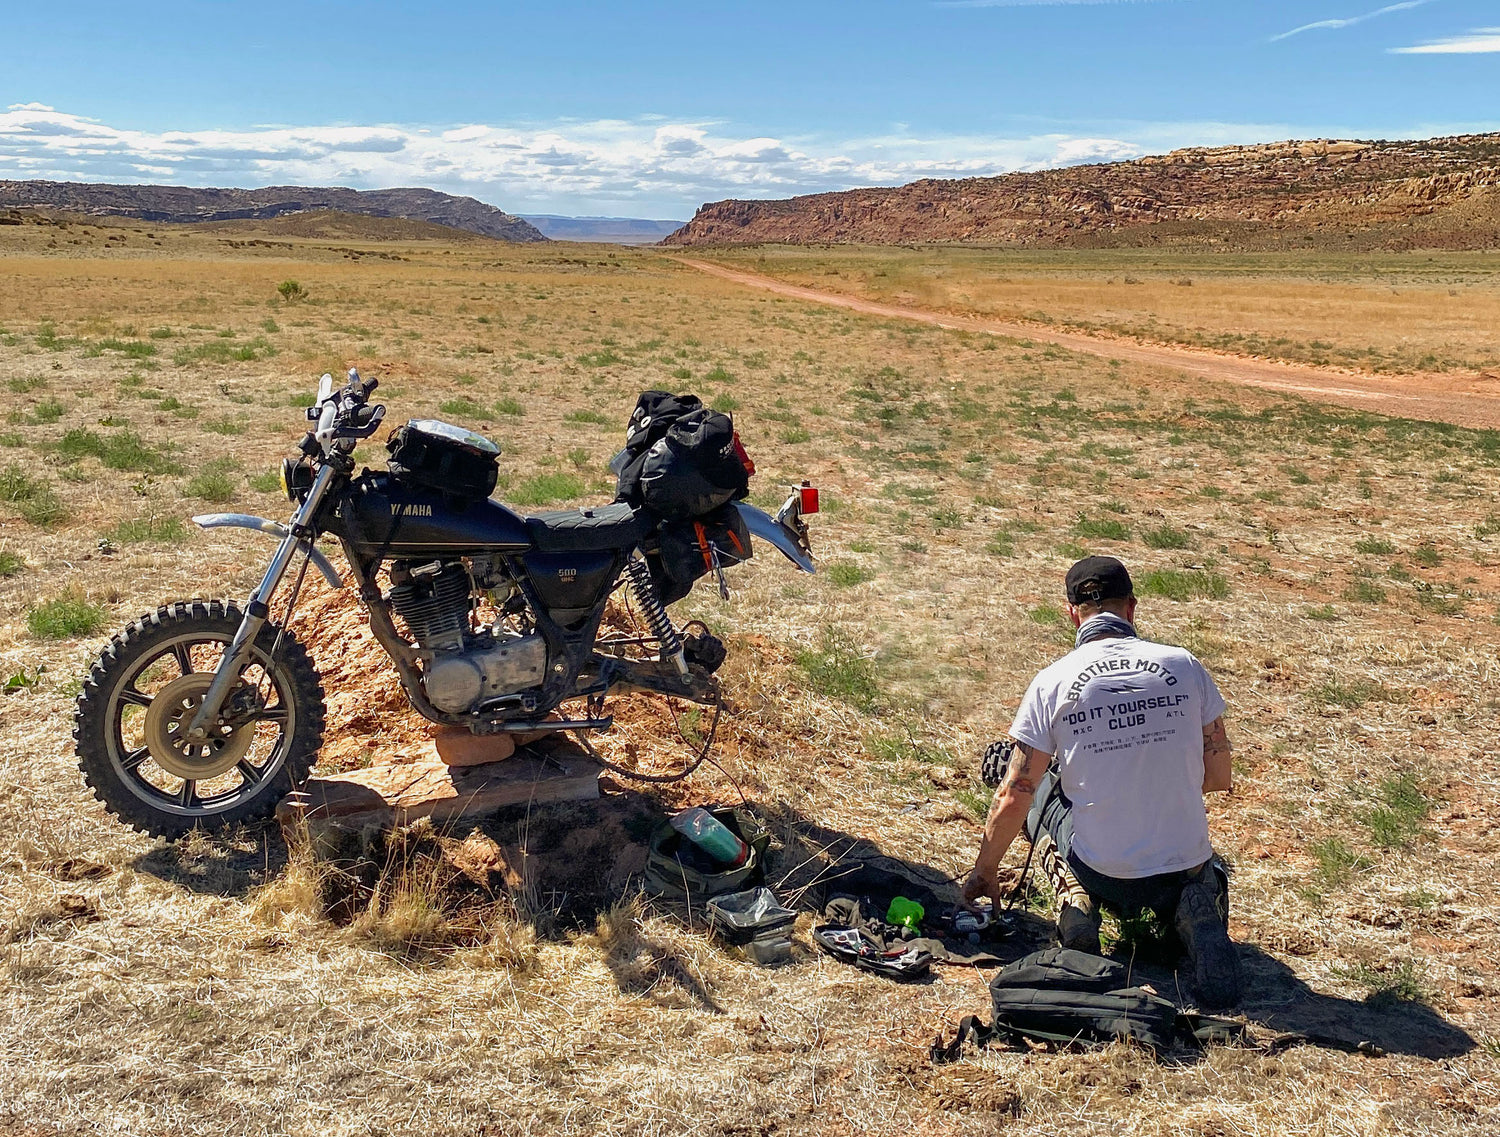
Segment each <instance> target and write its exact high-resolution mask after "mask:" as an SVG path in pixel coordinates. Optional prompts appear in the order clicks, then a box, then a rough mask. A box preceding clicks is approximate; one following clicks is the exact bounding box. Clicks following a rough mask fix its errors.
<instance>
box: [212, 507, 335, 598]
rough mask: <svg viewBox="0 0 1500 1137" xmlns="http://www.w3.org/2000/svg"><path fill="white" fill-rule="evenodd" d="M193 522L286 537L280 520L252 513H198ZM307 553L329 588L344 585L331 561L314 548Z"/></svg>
mask: <svg viewBox="0 0 1500 1137" xmlns="http://www.w3.org/2000/svg"><path fill="white" fill-rule="evenodd" d="M193 524H194V525H197V526H199V527H200V528H202V529H225V528H229V529H253V530H254V531H255V532H257V533H264V534H265V535H266V536H267V537H275V538H276V539H277V540H278V541H284V540H286V537H287V527H286V526H285V525H283V524H281V522H279V521H272V520H271V519H270V518H268V517H256V516H255V515H254V514H252V513H200V514H199V515H198V516H197V517H195V518H193ZM308 555H309V556H310V557H311V559H312V563H313V564H314V565H316V566H317V569H318V571H319V572H320V573H322V574H323V579H324V580H326V581H327V582H328V585H329V587H330V588H343V587H344V581H343V578H342V577H340V576H339V570H338V569H336V568H334V567H333V562H331V561H330V560H329V559H328V558H327V557H326V556H324V555H323V554H322V553H321V552H319V551H318V550H317V549H316V548H311V549H309V550H308Z"/></svg>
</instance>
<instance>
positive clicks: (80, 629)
mask: <svg viewBox="0 0 1500 1137" xmlns="http://www.w3.org/2000/svg"><path fill="white" fill-rule="evenodd" d="M106 614H107V613H106V612H105V609H104V606H103V605H101V604H92V603H90V602H89V601H88V600H87V599H85V598H84V597H83V595H82V594H80V593H78V592H76V591H69V592H65V593H63V594H62V595H61V596H59V597H57V598H55V599H53V600H47V601H44V602H43V603H41V604H38V605H36V606H35V607H34V608H32V609H31V610H30V611H29V612H27V613H26V629H27V631H29V632H30V633H31V634H32V636H34V637H35V638H36V639H39V640H64V639H68V638H69V637H72V636H91V635H94V634H95V633H96V632H98V631H99V629H100V628H102V627H104V617H105V615H106Z"/></svg>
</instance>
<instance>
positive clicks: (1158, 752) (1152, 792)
mask: <svg viewBox="0 0 1500 1137" xmlns="http://www.w3.org/2000/svg"><path fill="white" fill-rule="evenodd" d="M1223 713H1224V697H1223V696H1222V695H1220V694H1219V689H1218V687H1216V686H1215V685H1214V681H1213V678H1212V677H1211V676H1210V675H1209V674H1208V671H1207V669H1206V668H1205V667H1204V666H1203V664H1201V663H1199V662H1198V660H1197V659H1196V658H1194V656H1193V654H1192V653H1191V652H1189V651H1186V650H1184V649H1183V648H1180V647H1168V646H1166V645H1165V644H1157V643H1151V642H1149V641H1147V640H1142V639H1136V638H1134V637H1126V638H1117V639H1103V640H1095V641H1093V642H1092V643H1087V644H1084V645H1083V646H1082V647H1080V648H1078V649H1076V650H1075V651H1073V652H1072V653H1070V654H1069V655H1066V656H1064V657H1063V658H1062V659H1060V660H1058V661H1057V662H1056V663H1054V664H1053V665H1052V666H1051V667H1048V668H1047V669H1046V670H1044V671H1042V673H1041V674H1039V675H1038V676H1037V677H1036V678H1035V679H1033V680H1032V681H1031V687H1030V689H1029V690H1027V692H1026V698H1025V699H1024V700H1022V702H1021V709H1020V710H1019V711H1017V712H1016V721H1015V723H1014V724H1013V725H1012V726H1011V728H1010V733H1011V737H1012V738H1014V739H1015V740H1016V741H1017V742H1024V743H1026V745H1028V746H1031V747H1034V748H1035V749H1037V750H1041V751H1043V752H1044V753H1047V754H1055V755H1057V759H1058V765H1059V766H1060V768H1061V770H1062V788H1063V793H1065V794H1066V795H1067V796H1068V798H1069V800H1070V801H1071V802H1072V803H1073V808H1072V815H1073V851H1074V852H1075V853H1076V854H1077V855H1078V857H1079V858H1080V859H1082V861H1083V862H1084V864H1086V865H1088V866H1089V867H1090V868H1092V869H1094V870H1095V871H1096V872H1099V873H1102V874H1104V875H1105V876H1112V877H1117V878H1121V879H1127V880H1134V879H1138V878H1140V877H1145V876H1155V875H1156V874H1157V873H1166V872H1176V871H1178V870H1180V869H1190V868H1195V867H1197V866H1198V865H1201V864H1202V863H1203V862H1204V861H1206V860H1208V858H1209V857H1210V856H1212V854H1213V850H1212V848H1211V847H1210V846H1209V841H1208V815H1207V814H1206V813H1205V811H1204V808H1203V728H1204V727H1205V726H1207V725H1208V724H1209V723H1211V722H1213V721H1214V719H1216V718H1218V717H1219V716H1220V715H1222V714H1223Z"/></svg>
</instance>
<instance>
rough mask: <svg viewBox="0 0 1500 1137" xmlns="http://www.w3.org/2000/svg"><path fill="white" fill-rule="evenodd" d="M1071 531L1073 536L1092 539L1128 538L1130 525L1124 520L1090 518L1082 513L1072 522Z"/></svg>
mask: <svg viewBox="0 0 1500 1137" xmlns="http://www.w3.org/2000/svg"><path fill="white" fill-rule="evenodd" d="M1073 533H1074V535H1075V536H1078V537H1083V538H1085V539H1086V540H1092V541H1128V540H1130V527H1129V526H1128V525H1126V524H1125V522H1123V521H1116V520H1114V519H1113V518H1111V517H1104V518H1099V519H1097V520H1095V519H1090V518H1088V517H1086V516H1084V515H1083V514H1082V513H1080V514H1079V515H1078V518H1077V520H1076V521H1074V522H1073Z"/></svg>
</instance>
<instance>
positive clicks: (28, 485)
mask: <svg viewBox="0 0 1500 1137" xmlns="http://www.w3.org/2000/svg"><path fill="white" fill-rule="evenodd" d="M0 501H4V502H8V503H9V504H11V505H13V506H15V507H16V509H17V510H18V511H19V512H20V514H21V516H22V517H24V518H25V519H26V520H27V521H28V522H30V523H31V524H32V525H54V524H56V523H57V522H59V521H61V520H63V518H64V517H66V516H67V512H68V511H67V507H66V506H64V505H63V503H62V499H61V498H59V497H58V496H57V493H56V491H54V490H53V489H52V487H51V486H49V485H47V483H46V482H44V481H41V480H40V479H38V478H33V477H32V476H31V475H30V474H28V473H26V471H25V470H23V469H21V467H20V466H14V465H12V466H7V467H6V468H5V470H4V471H3V472H0Z"/></svg>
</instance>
